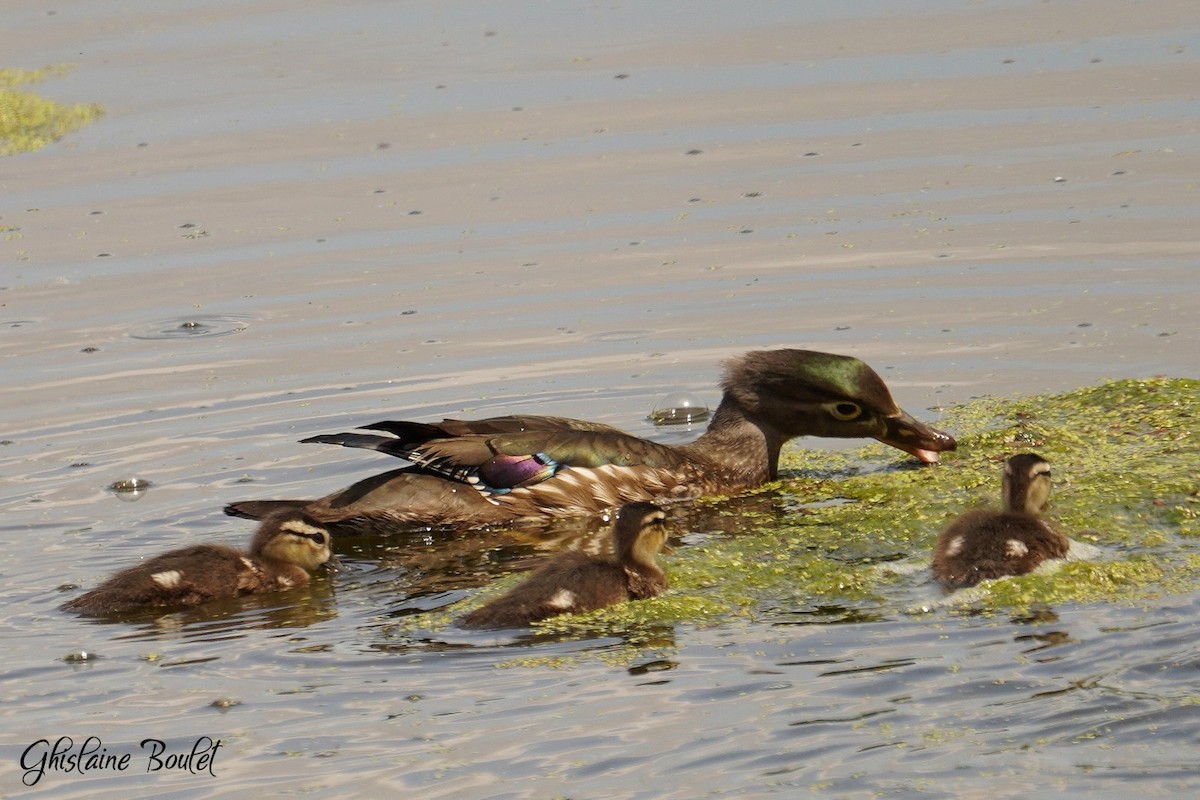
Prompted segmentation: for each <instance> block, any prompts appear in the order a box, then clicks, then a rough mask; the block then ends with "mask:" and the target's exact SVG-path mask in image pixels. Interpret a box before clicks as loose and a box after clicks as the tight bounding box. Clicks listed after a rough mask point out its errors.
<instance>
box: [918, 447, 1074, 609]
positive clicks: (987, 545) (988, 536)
mask: <svg viewBox="0 0 1200 800" xmlns="http://www.w3.org/2000/svg"><path fill="white" fill-rule="evenodd" d="M1001 483H1002V486H1003V488H1002V491H1001V494H1002V501H1003V507H1002V510H1000V511H985V510H975V511H968V512H967V513H965V514H963V515H962V516H960V517H958V518H957V519H955V520H954V522H952V523H950V525H949V526H948V527H947V528H946V529H945V530H944V531H942V533H941V534H940V535H939V536H938V539H937V543H936V544H935V545H934V549H933V576H934V578H936V579H937V581H938V582H939V583H941V584H942V585H943V586H944V587H946V588H947V589H959V588H962V587H964V586H974V585H975V584H977V583H979V582H980V581H982V580H987V579H989V578H1001V577H1004V576H1006V575H1024V574H1025V573H1027V572H1031V571H1032V570H1033V569H1035V568H1036V567H1037V566H1038V565H1039V564H1041V563H1042V562H1043V561H1047V560H1049V559H1059V558H1066V557H1067V556H1068V552H1069V550H1070V546H1071V542H1070V540H1069V539H1067V537H1066V536H1065V535H1063V534H1062V533H1061V532H1060V531H1057V530H1055V529H1054V528H1053V527H1051V526H1050V524H1049V523H1048V522H1046V521H1045V520H1044V519H1042V518H1041V516H1040V515H1041V512H1042V511H1043V510H1044V509H1045V508H1046V503H1047V501H1048V500H1049V498H1050V464H1049V463H1047V461H1046V459H1044V458H1042V457H1041V456H1039V455H1037V454H1036V453H1021V454H1019V455H1015V456H1012V457H1011V458H1009V459H1008V460H1007V461H1006V462H1005V463H1004V474H1003V476H1002V478H1001Z"/></svg>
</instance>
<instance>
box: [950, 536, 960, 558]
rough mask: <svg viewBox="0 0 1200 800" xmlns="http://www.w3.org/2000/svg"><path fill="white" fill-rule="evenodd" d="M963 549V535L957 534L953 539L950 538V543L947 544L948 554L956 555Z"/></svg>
mask: <svg viewBox="0 0 1200 800" xmlns="http://www.w3.org/2000/svg"><path fill="white" fill-rule="evenodd" d="M962 549H963V537H961V536H955V537H954V538H953V539H951V540H950V544H948V545H946V555H948V556H956V555H958V554H959V553H961V552H962Z"/></svg>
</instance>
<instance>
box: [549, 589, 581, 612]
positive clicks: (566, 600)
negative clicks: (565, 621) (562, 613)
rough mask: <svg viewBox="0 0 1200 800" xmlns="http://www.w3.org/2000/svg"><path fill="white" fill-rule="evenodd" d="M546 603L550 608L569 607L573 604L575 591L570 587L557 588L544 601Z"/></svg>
mask: <svg viewBox="0 0 1200 800" xmlns="http://www.w3.org/2000/svg"><path fill="white" fill-rule="evenodd" d="M546 605H548V606H550V607H551V608H564V609H565V608H570V607H571V606H573V605H575V593H574V592H572V591H571V590H570V589H559V590H558V591H557V592H555V593H554V595H553V596H551V598H550V599H549V600H547V601H546Z"/></svg>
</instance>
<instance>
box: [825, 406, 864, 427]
mask: <svg viewBox="0 0 1200 800" xmlns="http://www.w3.org/2000/svg"><path fill="white" fill-rule="evenodd" d="M828 408H829V413H830V414H832V415H833V416H834V417H835V418H837V419H840V420H842V421H843V422H848V421H850V420H852V419H858V418H859V417H861V416H862V413H863V410H862V406H860V405H858V403H851V402H842V403H833V404H832V405H830V406H828Z"/></svg>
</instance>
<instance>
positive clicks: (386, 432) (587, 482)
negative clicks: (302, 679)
mask: <svg viewBox="0 0 1200 800" xmlns="http://www.w3.org/2000/svg"><path fill="white" fill-rule="evenodd" d="M722 388H723V389H724V395H723V397H722V399H721V404H720V406H718V408H717V410H716V412H714V414H713V417H712V421H711V423H710V424H709V426H708V430H707V431H705V433H704V434H703V435H702V436H700V437H699V438H698V439H696V440H695V441H693V442H691V443H690V444H685V445H680V446H674V445H669V444H661V443H658V442H654V441H650V440H647V439H642V438H639V437H637V436H631V435H629V434H627V433H624V432H622V431H620V430H617V429H616V428H613V427H611V426H608V425H604V424H602V423H597V422H587V421H584V420H577V419H567V418H564V417H545V416H530V415H511V416H504V417H492V418H489V419H482V420H453V419H447V420H442V421H441V422H438V423H425V422H408V421H385V422H377V423H375V424H373V425H367V426H365V427H366V429H367V430H372V431H379V432H382V433H336V434H324V435H321V436H314V437H311V438H309V439H305V440H304V441H305V442H319V443H326V444H339V445H343V446H345V447H358V448H365V449H368V450H376V451H379V452H381V453H385V454H387V455H391V456H395V457H397V458H402V459H405V460H407V461H409V462H411V466H407V467H403V468H401V469H397V470H393V471H391V472H385V473H383V474H380V475H375V476H372V477H369V478H365V479H363V480H361V481H359V482H358V483H355V484H354V485H352V486H350V487H348V488H346V489H342V490H340V491H337V492H334V493H333V494H330V495H327V496H326V497H323V498H320V499H317V500H249V501H242V502H237V503H232V504H230V505H229V506H227V507H226V509H225V511H226V513H229V514H232V515H234V516H239V517H249V518H251V519H260V518H262V517H263V516H264V515H266V514H268V513H270V512H272V511H275V510H278V509H280V508H303V509H304V510H305V511H306V512H307V513H309V514H311V515H312V517H313V518H314V519H317V520H319V521H320V522H321V524H323V525H326V526H329V527H330V529H331V530H333V531H334V532H335V533H338V534H341V533H342V532H343V531H345V532H352V533H367V534H372V533H380V532H386V531H391V530H405V529H411V528H414V527H425V526H429V525H448V526H449V525H452V526H457V527H484V526H489V525H504V524H511V523H514V522H515V523H521V522H527V521H532V522H538V521H545V520H547V519H549V518H553V517H559V516H567V515H585V514H596V513H600V512H602V511H607V510H609V509H612V508H616V507H618V506H620V505H621V504H622V503H628V502H635V501H650V500H667V501H675V500H689V499H694V498H697V497H702V496H704V495H728V494H733V493H735V492H738V491H741V490H744V489H750V488H753V487H755V486H759V485H761V484H762V483H764V482H766V481H769V480H773V479H774V478H775V477H776V476H777V474H778V471H779V452H780V449H781V448H782V447H783V445H784V444H785V443H786V442H788V441H789V440H791V439H793V438H795V437H797V436H831V437H842V438H858V437H872V438H875V439H878V440H879V441H881V442H884V443H885V444H889V445H891V446H893V447H896V448H899V449H900V450H903V451H905V452H907V453H911V454H912V455H914V456H916V457H917V458H918V459H920V460H921V461H922V462H925V463H932V462H936V461H937V460H938V453H939V452H941V451H944V450H953V449H954V447H955V442H954V437H952V436H950V435H948V434H946V433H943V432H942V431H939V430H937V429H936V428H933V427H930V426H928V425H926V424H924V423H922V422H919V421H917V420H916V419H914V418H913V417H912V416H910V415H909V414H907V413H906V412H905V411H904V410H903V409H901V408H900V407H899V406H898V405H896V403H895V401H894V400H893V399H892V396H891V394H890V393H889V392H888V388H887V385H886V384H885V383H884V382H883V379H882V378H880V377H879V375H878V374H877V373H876V372H875V371H874V370H872V369H871V368H870V367H869V366H867V365H866V364H864V363H863V362H862V361H859V360H858V359H856V358H851V357H849V356H841V355H834V354H832V353H819V352H815V351H812V350H759V351H754V352H750V353H745V354H744V355H742V356H740V357H738V358H736V359H733V360H731V361H730V362H729V363H728V364H727V365H726V371H725V377H724V380H723V381H722Z"/></svg>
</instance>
